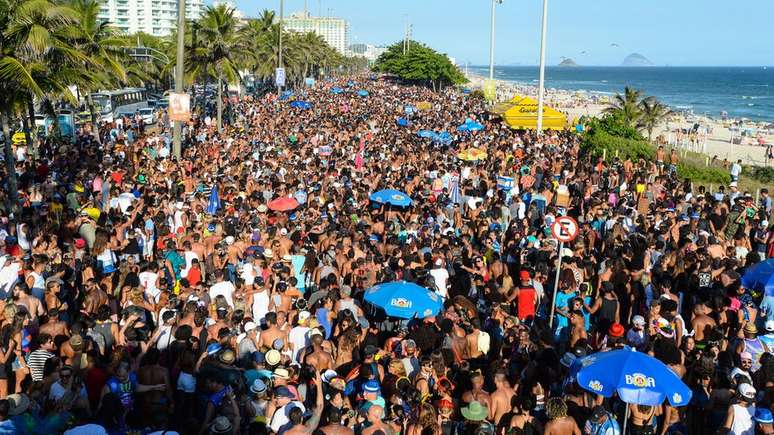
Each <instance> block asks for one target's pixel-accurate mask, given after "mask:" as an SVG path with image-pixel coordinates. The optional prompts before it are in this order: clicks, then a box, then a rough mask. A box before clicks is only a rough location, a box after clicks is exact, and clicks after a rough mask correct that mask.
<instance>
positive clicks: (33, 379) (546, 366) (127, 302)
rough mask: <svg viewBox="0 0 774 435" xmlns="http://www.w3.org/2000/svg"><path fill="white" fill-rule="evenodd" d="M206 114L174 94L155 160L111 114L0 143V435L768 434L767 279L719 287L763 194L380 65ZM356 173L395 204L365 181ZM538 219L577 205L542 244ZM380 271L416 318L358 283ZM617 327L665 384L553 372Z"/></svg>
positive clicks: (758, 219)
mask: <svg viewBox="0 0 774 435" xmlns="http://www.w3.org/2000/svg"><path fill="white" fill-rule="evenodd" d="M334 86H335V87H340V88H341V92H332V88H333V87H334ZM358 90H366V91H368V94H367V95H366V93H358V92H357V91H358ZM292 100H297V101H305V102H308V103H309V104H310V106H311V107H308V106H306V105H296V106H297V107H292V106H291V104H290V101H292ZM467 119H471V120H474V121H475V122H478V123H481V124H482V125H483V127H484V128H483V129H482V130H480V131H475V132H458V131H457V126H458V125H460V124H462V123H463V122H464V121H465V120H467ZM216 124H217V122H216V119H215V115H214V114H213V112H212V111H211V110H206V111H204V112H201V111H200V112H198V113H197V114H195V115H194V116H193V117H192V119H191V121H190V122H189V123H187V125H186V127H185V129H184V141H183V153H182V158H180V159H179V160H178V159H175V158H173V157H171V156H172V153H171V151H172V141H171V133H170V132H169V129H168V128H164V127H163V123H162V127H161V128H160V129H159V128H146V127H144V126H143V130H144V131H143V132H140V128H139V126H138V125H137V123H136V121H133V120H130V119H125V120H123V122H122V123H120V124H118V123H109V124H104V125H102V126H101V127H100V129H99V130H98V131H96V132H92V131H89V130H88V127H84V128H82V129H80V130H79V132H78V136H77V138H76V140H75V141H74V142H73V143H67V142H63V141H56V140H44V139H42V140H40V141H39V142H37V143H36V144H35V145H34V146H27V145H25V144H18V145H16V148H15V149H14V156H16V157H17V161H16V173H17V179H18V191H19V194H20V197H21V198H20V204H18V206H14V205H13V204H10V203H9V202H8V198H9V194H8V191H7V189H5V188H4V189H3V191H2V193H0V196H2V198H0V199H2V201H0V202H2V203H3V204H4V205H3V209H2V211H1V212H0V216H2V223H0V254H1V256H0V312H2V314H3V315H2V317H1V318H0V322H1V323H0V434H5V433H9V434H10V433H15V434H16V433H39V434H42V433H61V432H64V433H68V434H105V433H107V434H135V433H136V434H150V433H153V434H162V433H165V434H172V433H180V434H201V435H204V434H234V435H238V434H264V433H275V434H288V435H291V434H327V435H338V434H352V433H356V434H364V435H371V434H409V435H419V434H444V435H446V434H459V435H462V434H495V433H496V434H537V433H546V434H571V433H574V434H579V433H581V432H583V433H586V434H604V435H616V434H619V433H621V429H622V427H623V425H624V419H625V418H626V416H628V421H626V424H627V426H628V433H632V434H660V435H662V434H717V433H731V434H736V435H754V434H766V435H771V434H772V433H774V429H772V414H771V410H772V404H773V403H774V354H773V353H772V352H774V295H772V294H765V293H764V292H761V291H755V290H754V289H748V288H745V287H744V286H743V285H742V284H741V276H742V275H744V273H745V271H746V270H747V269H748V268H749V267H750V266H752V265H753V264H756V263H759V262H761V261H765V260H766V259H767V258H771V257H774V232H773V231H772V228H771V226H770V225H769V221H768V219H769V217H770V216H771V212H772V210H771V208H772V202H771V198H770V197H769V195H768V192H767V191H765V190H762V191H761V193H762V195H761V197H760V200H759V201H757V202H756V201H755V200H754V199H753V198H752V197H751V195H750V194H749V193H748V192H741V191H739V190H738V189H737V185H736V183H733V184H732V185H731V186H729V187H728V188H727V189H725V188H723V189H720V190H718V191H714V192H710V191H708V190H707V188H706V187H705V186H699V185H695V184H693V183H691V182H690V181H689V180H684V179H679V178H678V176H677V173H676V171H675V170H674V169H675V168H674V167H673V165H672V163H671V161H670V160H669V157H668V155H669V154H668V150H667V151H666V153H665V152H664V151H663V150H659V153H658V156H661V157H660V158H657V159H656V160H655V161H644V160H640V161H631V160H619V159H617V158H615V159H608V160H603V159H602V158H601V157H599V156H594V155H591V154H588V153H587V152H586V151H585V150H584V149H582V147H581V142H580V137H579V136H578V135H576V134H575V133H573V132H570V131H562V132H555V131H547V132H545V133H544V134H543V135H537V134H536V133H535V132H534V131H514V130H511V129H509V128H507V127H506V126H505V125H504V124H503V123H502V122H501V121H500V120H499V119H498V118H497V117H496V116H495V115H490V114H489V113H488V112H487V110H486V105H485V103H484V102H483V101H482V100H480V99H478V98H477V97H476V96H475V95H474V94H468V93H465V92H460V91H459V90H458V89H447V90H444V91H440V92H437V93H436V92H432V91H430V90H428V89H426V88H422V87H416V86H408V85H403V84H397V83H393V82H392V81H390V80H389V79H387V78H382V77H358V78H353V79H351V80H350V81H349V82H347V81H326V82H321V83H318V84H317V85H316V86H314V87H311V88H307V89H303V90H297V91H296V94H295V95H289V94H285V95H283V97H282V98H277V97H276V95H267V96H264V97H261V98H251V97H249V96H248V97H244V98H242V99H240V100H238V101H236V102H231V103H228V102H227V108H226V113H225V116H224V126H223V128H222V131H218V127H217V125H216ZM419 130H432V131H435V132H448V133H449V135H448V136H446V138H445V139H442V140H434V139H433V138H423V137H419V136H418V135H417V132H418V131H419ZM437 137H438V136H436V138H437ZM473 149H475V150H476V152H477V153H478V154H477V155H478V157H477V158H465V159H460V158H459V157H460V156H461V155H465V154H466V153H467V155H470V154H471V150H473ZM7 175H8V174H7V173H3V181H4V182H7V179H8V177H7ZM382 189H396V190H399V191H402V192H405V193H406V194H407V195H408V196H410V197H411V198H412V200H413V205H412V206H410V207H394V206H384V205H380V204H377V203H374V202H373V201H370V200H369V195H370V194H371V193H373V192H376V191H379V190H382ZM278 198H293V199H295V200H296V201H297V202H298V204H299V206H298V207H297V208H294V209H292V210H287V211H274V210H272V209H271V208H269V202H271V201H272V200H275V199H278ZM560 215H568V216H571V217H574V218H575V219H576V221H577V222H578V224H579V227H580V228H579V234H578V236H577V238H576V239H575V240H574V241H572V242H570V243H566V244H565V245H564V248H563V249H562V250H561V251H560V250H559V249H558V248H559V246H558V243H557V240H556V239H555V237H554V236H553V235H552V232H551V224H552V223H553V222H554V221H555V220H556V218H557V217H558V216H560ZM559 256H561V267H560V269H559V270H557V264H558V260H559ZM398 280H402V281H410V282H414V283H417V284H419V285H421V286H423V287H425V288H427V289H430V290H431V291H433V292H435V293H436V294H437V295H438V296H439V297H440V298H442V300H443V302H444V304H443V306H444V307H443V309H442V310H441V312H439V313H438V314H437V315H432V316H427V317H424V318H419V317H417V318H413V319H396V318H393V317H388V316H386V315H385V313H384V311H382V310H380V309H379V308H378V307H375V306H373V305H371V304H369V303H366V302H365V301H364V300H363V297H364V293H365V291H366V290H367V289H369V288H371V287H373V286H374V285H376V284H379V283H382V282H388V281H398ZM555 288H556V289H557V290H556V294H554V291H555V290H554V289H555ZM554 301H555V314H554V318H553V319H551V318H550V316H551V313H552V310H551V308H552V303H553V302H554ZM550 325H552V326H550ZM627 347H630V348H633V349H636V350H637V351H639V352H644V353H647V354H649V355H652V356H654V357H655V358H657V359H658V360H660V361H661V362H663V363H664V364H666V365H667V366H668V367H670V368H671V369H672V370H673V371H674V372H675V373H676V374H677V375H678V376H679V377H680V378H682V380H683V381H684V382H685V384H687V385H688V386H689V387H690V388H691V390H692V391H693V396H692V399H691V402H690V404H688V405H687V406H684V407H678V408H675V407H672V406H670V405H669V404H668V403H667V402H665V403H664V404H662V405H659V406H645V405H635V404H626V403H623V402H622V401H621V400H619V399H618V398H616V397H611V398H604V397H602V396H598V395H595V394H592V393H591V392H590V391H587V389H584V388H582V387H581V386H580V385H578V382H577V380H576V379H575V376H574V374H575V373H574V372H573V371H572V370H571V367H572V366H573V362H574V361H576V360H577V359H578V358H583V357H585V356H587V355H591V354H593V353H597V352H607V351H612V350H616V349H622V348H627ZM627 408H628V410H627ZM627 411H628V412H627Z"/></svg>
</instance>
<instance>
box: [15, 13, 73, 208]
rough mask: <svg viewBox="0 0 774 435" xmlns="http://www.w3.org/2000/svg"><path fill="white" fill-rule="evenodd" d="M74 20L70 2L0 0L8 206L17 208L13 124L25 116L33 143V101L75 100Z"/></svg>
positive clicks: (28, 134)
mask: <svg viewBox="0 0 774 435" xmlns="http://www.w3.org/2000/svg"><path fill="white" fill-rule="evenodd" d="M73 22H74V19H73V14H72V11H71V10H70V9H69V8H68V7H67V6H63V5H60V4H58V3H53V2H50V1H49V0H0V112H1V113H0V118H2V119H1V121H2V122H0V123H1V124H2V130H3V137H4V138H5V156H6V159H5V160H6V169H7V177H8V193H9V195H8V197H9V202H10V203H9V204H8V205H9V209H10V210H14V209H16V208H17V207H18V192H17V187H16V171H15V162H14V156H13V149H12V143H11V136H10V123H11V122H12V120H13V118H14V117H15V116H19V117H21V119H22V125H24V126H25V127H24V131H25V135H26V139H27V144H29V145H30V146H34V143H33V142H32V138H31V135H30V131H29V124H28V122H34V106H33V103H34V99H35V98H44V97H46V96H56V97H59V98H64V99H67V100H69V101H74V97H73V95H72V93H71V92H70V91H69V89H68V84H69V83H68V81H67V80H68V78H69V76H70V75H71V74H72V73H73V70H72V69H71V68H69V67H68V64H69V63H70V62H71V61H72V60H74V59H78V58H81V57H82V56H81V55H80V54H79V53H78V52H77V51H76V50H73V49H72V47H70V46H68V44H67V43H66V38H65V35H64V33H65V32H66V31H67V28H68V27H69V25H70V24H72V23H73ZM25 108H26V110H27V111H28V115H29V121H28V119H27V117H26V116H25V114H24V112H25Z"/></svg>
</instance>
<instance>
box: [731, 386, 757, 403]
mask: <svg viewBox="0 0 774 435" xmlns="http://www.w3.org/2000/svg"><path fill="white" fill-rule="evenodd" d="M736 390H737V392H738V393H739V395H740V396H742V397H743V398H744V399H746V400H755V394H756V393H757V391H756V390H755V387H753V386H752V385H750V384H748V383H747V382H744V383H742V384H739V386H738V387H737V388H736Z"/></svg>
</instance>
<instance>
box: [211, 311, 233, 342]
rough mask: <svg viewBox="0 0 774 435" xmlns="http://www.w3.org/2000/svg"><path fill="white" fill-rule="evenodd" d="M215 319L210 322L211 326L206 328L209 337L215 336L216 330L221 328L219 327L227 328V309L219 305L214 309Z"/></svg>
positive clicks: (216, 334)
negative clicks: (213, 321)
mask: <svg viewBox="0 0 774 435" xmlns="http://www.w3.org/2000/svg"><path fill="white" fill-rule="evenodd" d="M215 313H216V317H217V318H216V320H215V323H213V324H212V326H210V327H208V328H207V334H208V335H209V336H210V337H217V336H218V332H219V331H220V330H221V328H228V323H226V316H227V315H228V310H227V309H226V308H225V307H220V308H218V309H217V310H216V311H215Z"/></svg>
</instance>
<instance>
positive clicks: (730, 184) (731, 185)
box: [728, 181, 736, 187]
mask: <svg viewBox="0 0 774 435" xmlns="http://www.w3.org/2000/svg"><path fill="white" fill-rule="evenodd" d="M728 187H736V181H732V182H730V183H728Z"/></svg>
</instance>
